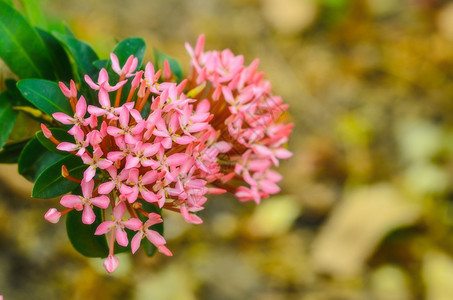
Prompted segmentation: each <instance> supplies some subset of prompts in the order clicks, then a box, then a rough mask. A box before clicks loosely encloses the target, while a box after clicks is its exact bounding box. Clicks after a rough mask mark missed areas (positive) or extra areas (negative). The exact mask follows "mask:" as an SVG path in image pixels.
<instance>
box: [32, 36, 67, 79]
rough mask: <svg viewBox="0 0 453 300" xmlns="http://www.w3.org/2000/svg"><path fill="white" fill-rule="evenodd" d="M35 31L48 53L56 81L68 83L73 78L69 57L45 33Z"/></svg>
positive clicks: (53, 39) (54, 39) (56, 42)
mask: <svg viewBox="0 0 453 300" xmlns="http://www.w3.org/2000/svg"><path fill="white" fill-rule="evenodd" d="M36 30H37V31H38V33H39V35H40V36H41V38H42V40H43V41H44V43H45V45H46V47H47V50H48V51H49V54H50V58H51V60H52V66H53V67H54V69H55V73H56V75H57V77H58V80H61V81H66V82H69V80H70V79H72V77H73V76H72V68H71V63H70V62H69V57H68V55H67V54H66V52H65V50H64V49H63V47H62V46H61V44H60V42H59V41H58V40H57V39H56V38H55V37H54V36H52V35H51V34H50V33H48V32H47V31H44V30H41V29H39V28H36Z"/></svg>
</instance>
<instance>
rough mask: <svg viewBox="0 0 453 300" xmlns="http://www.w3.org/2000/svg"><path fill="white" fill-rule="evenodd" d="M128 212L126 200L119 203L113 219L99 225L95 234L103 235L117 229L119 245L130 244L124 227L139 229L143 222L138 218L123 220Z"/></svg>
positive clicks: (116, 235)
mask: <svg viewBox="0 0 453 300" xmlns="http://www.w3.org/2000/svg"><path fill="white" fill-rule="evenodd" d="M125 212H126V205H125V204H124V202H120V203H118V204H117V205H116V206H115V208H114V209H113V217H114V220H113V221H104V222H102V223H101V224H99V226H98V227H97V229H96V231H95V233H94V234H96V235H102V234H106V233H107V232H109V231H111V230H114V231H115V238H116V241H117V243H118V245H121V246H123V247H126V246H127V245H128V244H129V240H128V238H127V233H126V231H125V230H124V228H128V229H130V230H135V231H137V230H139V229H140V228H141V227H142V222H141V221H140V220H139V219H137V218H130V219H128V220H126V221H123V220H122V218H123V215H124V213H125Z"/></svg>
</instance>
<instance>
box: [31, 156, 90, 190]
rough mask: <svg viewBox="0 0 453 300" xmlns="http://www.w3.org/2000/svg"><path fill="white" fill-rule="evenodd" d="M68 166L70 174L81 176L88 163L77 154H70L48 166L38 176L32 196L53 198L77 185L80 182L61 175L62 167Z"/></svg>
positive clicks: (76, 176)
mask: <svg viewBox="0 0 453 300" xmlns="http://www.w3.org/2000/svg"><path fill="white" fill-rule="evenodd" d="M63 165H64V166H66V167H67V169H68V171H69V174H71V176H72V177H75V178H81V177H82V175H83V172H84V171H85V169H86V165H84V164H83V163H82V160H81V159H80V158H79V157H77V156H75V155H72V154H71V155H68V156H66V157H63V158H61V159H60V160H58V161H56V162H54V163H53V164H52V165H50V166H49V167H47V168H46V169H45V170H44V171H43V172H42V173H41V174H39V176H38V178H36V181H35V184H34V186H33V190H32V194H31V195H32V197H35V198H53V197H58V196H61V195H63V194H66V193H68V192H70V191H72V190H73V189H75V188H76V187H77V186H79V183H77V182H73V181H70V180H67V179H66V178H64V177H63V176H62V175H61V167H62V166H63Z"/></svg>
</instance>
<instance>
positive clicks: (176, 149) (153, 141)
mask: <svg viewBox="0 0 453 300" xmlns="http://www.w3.org/2000/svg"><path fill="white" fill-rule="evenodd" d="M186 48H187V50H188V52H189V54H190V56H191V70H190V75H189V76H188V78H186V79H184V80H182V81H181V82H180V83H177V82H174V81H173V80H174V78H175V76H172V73H171V70H170V67H169V63H168V61H165V63H164V64H163V65H164V70H157V72H156V71H155V70H156V69H155V67H154V66H153V65H152V64H151V63H147V64H146V66H145V68H144V70H140V69H137V67H138V62H137V58H135V57H134V56H132V55H131V56H130V57H129V58H128V59H127V61H126V63H125V64H124V65H123V66H121V65H120V63H119V60H118V58H117V56H116V55H115V54H113V53H112V54H111V55H110V60H111V66H112V68H111V71H113V72H115V73H116V74H117V75H118V76H117V77H116V78H119V79H118V80H117V82H109V81H110V78H109V72H108V70H106V69H105V68H102V69H101V70H100V72H99V76H98V79H97V82H95V81H93V79H92V78H90V77H89V76H87V75H86V76H85V77H84V78H85V81H86V83H87V85H88V86H89V87H90V88H91V89H92V90H93V91H92V94H93V95H96V99H90V100H91V101H87V100H86V99H88V98H85V97H88V95H85V96H84V95H78V91H77V89H76V85H75V84H74V82H73V81H71V82H70V85H69V87H67V86H66V85H65V84H64V83H60V85H59V86H60V89H61V91H62V93H63V94H64V95H65V96H66V97H67V98H69V102H70V104H71V107H72V110H73V113H74V115H73V116H68V115H66V114H64V113H62V112H57V113H54V114H53V117H54V119H55V120H57V121H58V122H60V123H61V124H63V125H64V126H63V128H67V129H68V133H69V134H70V135H71V136H72V137H73V139H74V141H73V142H71V141H62V142H60V141H59V140H57V138H56V137H54V136H53V134H52V131H51V130H50V129H48V128H47V127H46V126H45V125H44V124H43V125H42V129H43V133H44V136H45V137H47V138H48V139H50V140H51V141H52V142H53V143H55V144H56V147H57V149H59V150H61V151H67V152H69V153H71V154H73V155H75V156H78V157H80V165H81V166H84V167H83V177H82V178H80V179H78V178H74V177H73V176H72V175H71V174H69V172H68V171H67V169H66V168H65V167H63V169H62V174H63V176H64V177H65V178H67V179H68V180H72V181H75V182H78V183H80V187H81V195H78V194H69V195H65V196H63V197H62V198H61V201H60V204H61V205H62V206H64V207H65V208H66V210H63V211H61V212H60V211H58V210H57V209H55V208H51V209H49V211H48V212H47V213H46V214H45V218H46V219H47V220H48V221H49V222H52V223H57V222H58V221H59V219H60V217H61V216H62V215H64V214H66V213H68V212H69V211H72V210H77V211H82V212H83V213H82V220H81V221H82V223H83V224H87V225H89V224H97V227H96V230H95V232H94V235H96V236H102V235H107V240H108V247H109V253H108V256H107V258H106V259H105V262H104V267H105V268H106V270H107V271H108V272H113V271H114V270H115V269H116V268H117V266H118V263H119V261H118V258H117V257H116V256H115V244H118V245H120V246H123V247H126V246H128V245H130V249H131V252H132V253H135V252H136V251H137V250H138V248H139V247H140V246H141V245H142V240H143V239H146V240H147V241H149V242H150V243H151V244H152V245H154V246H155V247H156V248H157V250H158V251H159V252H161V253H163V254H164V255H167V256H172V253H171V251H170V250H169V249H168V248H167V247H166V246H165V245H166V241H165V239H164V237H163V236H162V235H161V234H160V233H159V232H158V231H156V230H154V229H153V228H154V227H153V226H155V225H156V224H160V223H162V222H163V220H162V217H161V214H160V209H168V210H172V211H176V212H179V213H180V214H181V216H182V217H183V218H184V219H185V220H186V221H187V222H189V223H192V224H200V223H202V222H203V221H202V219H201V218H200V217H199V216H198V215H197V212H199V211H200V210H202V209H203V205H204V203H205V202H206V201H207V195H208V194H221V193H225V192H230V193H232V194H234V195H235V196H236V197H237V198H238V199H239V200H240V201H251V200H253V201H255V202H256V203H259V202H260V201H261V199H262V198H266V197H268V196H269V195H271V194H275V193H278V192H279V190H280V189H279V187H278V185H277V182H278V181H280V180H281V176H280V175H279V174H278V173H277V172H276V171H274V170H272V169H271V168H272V167H273V166H278V164H279V160H280V159H286V158H288V157H290V156H291V153H290V152H289V151H288V150H286V149H285V145H286V143H287V141H288V136H289V134H290V133H291V129H292V124H290V123H287V122H286V121H285V120H284V114H283V113H284V111H285V110H286V109H287V105H285V104H283V103H282V99H281V98H280V97H279V96H274V95H272V94H271V85H270V83H269V82H268V81H267V80H265V79H264V76H263V73H261V72H259V71H258V61H257V60H255V61H254V62H252V63H251V64H250V65H249V66H245V65H244V64H243V57H242V56H235V55H233V54H232V52H231V51H230V50H224V51H221V52H217V51H208V52H203V48H204V36H200V37H199V39H198V41H197V44H196V46H195V49H194V48H192V47H191V46H190V45H188V44H187V45H186ZM110 74H113V73H110ZM161 75H162V76H161ZM123 90H124V91H127V96H126V95H122V92H123ZM87 103H96V104H94V105H88V104H87ZM149 207H154V208H155V209H152V210H150V209H148V208H149ZM94 209H97V210H100V211H101V212H102V213H100V214H96V213H95V212H94ZM109 216H111V217H109ZM97 218H99V219H100V218H103V219H102V220H99V219H98V220H96V219H97ZM95 221H97V222H96V223H94V222H95ZM128 232H132V234H128ZM134 232H135V233H134Z"/></svg>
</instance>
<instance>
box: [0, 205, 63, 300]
mask: <svg viewBox="0 0 453 300" xmlns="http://www.w3.org/2000/svg"><path fill="white" fill-rule="evenodd" d="M60 217H61V213H60V212H59V211H58V210H56V209H55V208H51V209H49V210H48V211H47V212H46V214H45V215H44V218H45V219H46V220H47V221H49V222H50V223H54V224H55V223H58V221H59V220H60ZM0 300H1V299H0Z"/></svg>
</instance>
